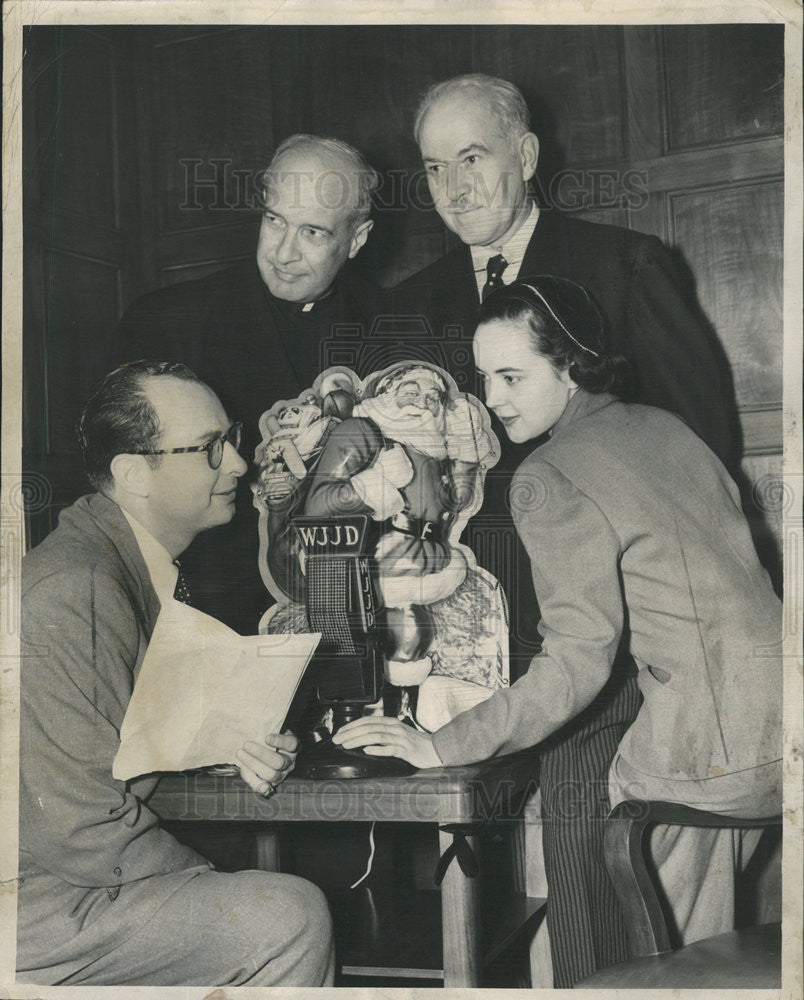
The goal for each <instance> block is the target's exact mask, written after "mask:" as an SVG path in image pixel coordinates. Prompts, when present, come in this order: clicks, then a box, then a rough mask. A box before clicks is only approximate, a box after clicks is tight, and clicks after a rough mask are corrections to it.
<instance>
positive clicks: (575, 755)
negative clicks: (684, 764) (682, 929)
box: [540, 659, 642, 988]
mask: <svg viewBox="0 0 804 1000" xmlns="http://www.w3.org/2000/svg"><path fill="white" fill-rule="evenodd" d="M641 700H642V699H641V695H640V693H639V688H638V686H637V678H636V669H635V667H634V665H633V663H632V662H631V661H630V659H624V660H618V662H617V663H616V664H615V668H614V669H613V670H612V676H611V678H610V679H609V681H608V683H607V684H606V686H605V687H604V688H603V690H602V691H601V692H600V694H599V695H598V696H597V698H596V699H595V701H594V702H593V703H592V705H590V706H589V708H587V709H586V710H585V711H584V712H583V713H582V714H581V715H580V716H578V717H577V718H576V719H574V720H573V721H572V722H570V723H568V724H567V725H566V726H564V727H563V728H562V729H561V730H559V732H557V733H556V734H554V736H552V737H551V738H550V739H549V740H548V741H546V742H545V743H544V744H543V754H542V757H541V775H540V786H541V793H542V820H543V824H544V825H543V841H544V861H545V872H546V875H547V893H548V902H547V926H548V928H549V932H550V949H551V954H552V961H553V986H554V987H556V988H561V987H569V986H572V985H573V984H574V983H576V982H578V981H579V980H581V979H583V978H584V977H585V976H588V975H591V974H592V973H593V972H595V971H596V970H597V969H601V968H604V967H605V966H607V965H612V964H613V963H615V962H621V961H624V960H625V959H626V958H628V942H627V937H626V931H625V923H624V920H623V917H622V914H621V912H620V905H619V902H618V900H617V896H616V894H615V891H614V886H613V885H612V883H611V880H610V879H609V876H608V873H607V871H606V866H605V862H604V859H603V823H604V820H605V818H606V816H607V815H608V812H609V795H608V776H609V767H610V766H611V762H612V760H613V758H614V754H615V753H616V751H617V747H618V745H619V743H620V740H621V739H622V737H623V735H624V733H625V731H626V730H627V729H628V727H629V726H630V725H631V723H632V722H633V721H634V719H635V718H636V714H637V711H638V710H639V706H640V703H641Z"/></svg>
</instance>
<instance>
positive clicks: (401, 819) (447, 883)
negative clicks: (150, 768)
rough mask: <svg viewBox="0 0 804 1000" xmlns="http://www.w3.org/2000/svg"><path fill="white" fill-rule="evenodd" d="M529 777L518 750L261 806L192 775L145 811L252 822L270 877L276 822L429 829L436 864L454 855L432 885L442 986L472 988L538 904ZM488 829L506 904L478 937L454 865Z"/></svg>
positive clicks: (172, 784) (468, 880)
mask: <svg viewBox="0 0 804 1000" xmlns="http://www.w3.org/2000/svg"><path fill="white" fill-rule="evenodd" d="M537 773H538V769H537V764H536V758H535V757H534V755H533V752H532V751H526V752H524V753H520V754H512V755H511V756H509V757H502V758H499V759H496V760H492V761H486V762H484V763H481V764H473V765H469V766H466V767H449V768H433V769H429V770H423V771H418V772H416V773H415V774H413V775H411V776H410V777H402V778H355V779H349V780H336V779H329V780H320V781H314V780H311V779H304V778H296V777H293V776H292V775H291V776H290V777H289V778H287V779H286V780H285V781H284V782H283V783H282V785H281V786H280V787H279V789H278V791H277V793H276V794H275V795H273V796H271V797H270V798H267V799H265V798H262V797H260V796H258V795H256V794H255V793H254V792H252V791H251V789H250V788H249V787H248V786H247V785H246V784H245V783H244V782H243V781H242V780H241V779H240V778H239V776H223V775H214V774H208V773H204V772H193V773H189V774H171V775H166V776H165V777H163V778H162V780H161V781H160V783H159V785H158V786H157V789H156V791H155V792H154V794H153V795H152V797H151V799H150V800H149V803H148V804H149V806H151V808H153V810H154V811H155V812H156V813H157V815H159V816H160V817H161V818H162V819H165V820H171V821H174V822H175V821H187V822H195V823H198V822H199V821H202V822H205V823H206V822H209V823H215V822H227V823H231V822H248V823H255V824H256V827H255V833H256V836H257V856H258V863H259V865H260V867H262V868H265V869H267V870H275V868H276V851H275V827H274V824H277V823H299V822H301V823H304V822H308V823H310V822H315V823H321V822H332V823H339V822H377V823H430V824H435V825H436V826H437V827H438V838H439V853H440V855H441V856H442V858H443V857H444V855H445V852H447V851H450V852H452V853H454V852H455V850H456V848H457V850H458V854H459V857H458V858H455V857H453V859H452V861H451V862H450V864H449V866H448V867H447V869H446V873H445V875H444V878H443V881H442V883H441V933H442V958H443V970H442V971H443V979H444V985H445V986H447V987H451V986H456V987H457V986H479V985H481V972H482V969H483V965H484V961H485V962H487V961H489V960H490V958H493V957H494V956H495V955H497V954H499V953H500V951H501V949H502V948H503V947H504V946H505V944H506V943H507V942H508V941H510V940H511V938H512V937H513V935H514V934H515V933H517V932H518V930H519V929H520V928H521V927H522V926H523V925H524V923H526V922H527V921H529V920H530V918H531V917H532V916H533V915H534V914H535V913H537V912H540V911H542V910H543V907H544V904H545V902H546V900H545V899H544V898H541V897H533V896H528V895H527V893H526V880H525V873H526V871H527V867H528V858H527V852H528V847H527V842H528V838H527V837H525V836H524V828H523V820H522V809H523V802H524V801H525V799H526V798H527V796H528V795H529V794H530V793H532V792H533V790H534V789H535V787H536V781H535V775H536V774H537ZM492 821H493V822H501V821H502V822H507V821H510V824H511V825H510V831H511V833H512V834H513V835H514V838H515V840H516V844H517V846H516V849H515V852H514V856H515V859H516V861H515V868H516V869H518V870H516V871H514V878H513V883H512V884H513V890H514V892H513V896H512V899H511V903H510V905H507V906H506V907H505V908H504V909H503V911H501V913H500V914H498V915H495V919H494V925H495V926H494V928H493V929H491V930H492V933H487V934H485V935H484V934H483V929H484V927H483V924H484V922H483V921H481V912H480V908H481V893H480V885H481V879H480V877H479V876H475V877H470V876H469V875H467V874H464V871H463V870H462V866H461V864H460V856H463V858H464V861H466V860H467V854H466V848H467V847H468V848H469V849H470V850H471V852H472V854H473V855H474V857H475V858H476V859H479V858H480V850H479V845H478V836H477V834H478V832H479V831H480V830H481V829H482V828H483V826H484V824H487V823H489V822H492ZM468 861H470V862H471V858H468ZM467 867H469V865H467ZM487 923H488V922H486V924H487ZM484 937H485V940H484ZM349 971H351V972H352V973H355V972H359V971H362V972H363V974H374V975H377V974H382V975H391V974H399V975H404V972H405V970H403V969H394V970H393V971H392V970H390V969H387V968H383V969H369V970H366V969H363V970H357V969H351V970H349ZM408 974H409V975H417V974H418V975H421V972H414V971H408ZM435 976H436V974H434V977H435Z"/></svg>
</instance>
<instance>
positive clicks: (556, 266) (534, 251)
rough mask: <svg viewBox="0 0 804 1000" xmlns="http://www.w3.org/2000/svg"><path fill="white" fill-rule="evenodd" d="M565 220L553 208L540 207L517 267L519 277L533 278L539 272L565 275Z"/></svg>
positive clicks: (566, 272) (567, 255)
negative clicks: (536, 220) (537, 219)
mask: <svg viewBox="0 0 804 1000" xmlns="http://www.w3.org/2000/svg"><path fill="white" fill-rule="evenodd" d="M567 236H568V233H567V226H566V220H565V219H564V218H563V217H562V216H561V215H560V214H559V213H558V212H556V211H554V210H545V209H542V210H541V212H540V213H539V221H538V222H537V223H536V228H535V229H534V230H533V236H531V238H530V243H529V244H528V248H527V250H526V251H525V256H524V258H523V259H522V264H521V265H520V268H519V275H518V277H520V278H535V277H536V276H537V275H540V274H555V275H558V276H559V277H567V274H568V269H569V250H568V245H567Z"/></svg>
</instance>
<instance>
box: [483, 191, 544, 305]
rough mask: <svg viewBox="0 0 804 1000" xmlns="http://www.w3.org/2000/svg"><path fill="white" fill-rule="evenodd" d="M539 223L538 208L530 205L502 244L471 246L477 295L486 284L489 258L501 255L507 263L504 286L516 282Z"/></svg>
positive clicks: (504, 272)
mask: <svg viewBox="0 0 804 1000" xmlns="http://www.w3.org/2000/svg"><path fill="white" fill-rule="evenodd" d="M538 221H539V207H538V205H537V204H536V203H535V202H533V201H532V202H531V203H530V212H529V213H528V216H527V218H526V219H525V221H524V222H523V223H522V225H521V226H520V227H519V229H517V231H516V232H515V233H514V234H513V235H512V236H509V237H508V238H507V239H506V240H505V241H504V242H503V241H501V242H499V243H490V244H488V245H487V246H483V247H477V246H471V247H469V249H470V250H471V252H472V266H473V267H474V271H475V281H476V282H477V293H478V295H480V293H481V290H482V288H483V285H484V284H485V283H486V276H487V275H486V264H487V263H488V261H489V258H490V257H494V256H495V255H496V254H498V253H501V254H502V255H503V257H505V259H506V261H507V262H508V266H507V267H506V268H505V270H504V271H503V273H502V282H503V284H504V285H510V284H511V282H512V281H516V279H517V276H518V274H519V269H520V267H521V266H522V261H523V260H524V259H525V252H526V250H527V249H528V244H529V243H530V241H531V237H532V236H533V232H534V230H535V229H536V223H537V222H538Z"/></svg>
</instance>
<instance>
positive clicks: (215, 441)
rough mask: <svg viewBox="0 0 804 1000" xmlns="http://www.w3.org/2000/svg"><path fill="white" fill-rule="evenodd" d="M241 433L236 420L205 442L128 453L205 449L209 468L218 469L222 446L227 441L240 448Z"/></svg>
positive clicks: (240, 425) (221, 459)
mask: <svg viewBox="0 0 804 1000" xmlns="http://www.w3.org/2000/svg"><path fill="white" fill-rule="evenodd" d="M242 434H243V424H242V423H241V422H240V421H239V420H237V421H235V423H233V424H232V426H231V427H230V428H229V430H228V431H226V432H225V433H224V434H216V435H215V437H214V438H212V440H211V441H207V443H206V444H194V445H190V447H188V448H167V449H166V450H162V451H132V452H129V454H130V455H185V454H189V453H190V452H193V451H196V452H197V451H205V452H206V453H207V462H209V467H210V469H219V468H220V465H221V462H222V461H223V446H224V445H225V444H226V442H227V441H228V442H229V444H230V445H231V446H232V447H233V448H234V450H235V451H238V449H239V448H240V438H241V436H242Z"/></svg>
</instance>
